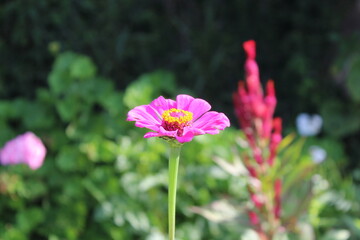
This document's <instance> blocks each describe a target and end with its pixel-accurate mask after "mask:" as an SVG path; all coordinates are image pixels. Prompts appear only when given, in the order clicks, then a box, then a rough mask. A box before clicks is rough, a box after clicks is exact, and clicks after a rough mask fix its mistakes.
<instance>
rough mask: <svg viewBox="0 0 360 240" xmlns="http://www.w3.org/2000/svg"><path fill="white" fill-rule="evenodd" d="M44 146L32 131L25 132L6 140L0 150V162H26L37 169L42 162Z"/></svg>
mask: <svg viewBox="0 0 360 240" xmlns="http://www.w3.org/2000/svg"><path fill="white" fill-rule="evenodd" d="M45 155H46V148H45V146H44V144H43V143H42V141H41V140H40V138H38V137H37V136H36V135H35V134H34V133H32V132H26V133H24V134H22V135H19V136H17V137H16V138H14V139H12V140H10V141H8V142H7V143H6V144H5V146H4V147H3V148H2V149H1V150H0V164H2V165H12V164H21V163H24V164H27V165H28V166H29V167H30V168H31V169H34V170H35V169H37V168H39V167H41V165H42V164H43V161H44V158H45Z"/></svg>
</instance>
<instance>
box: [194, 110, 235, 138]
mask: <svg viewBox="0 0 360 240" xmlns="http://www.w3.org/2000/svg"><path fill="white" fill-rule="evenodd" d="M229 126H230V121H229V119H228V118H227V117H226V116H225V114H223V113H218V112H215V111H211V112H207V113H205V114H204V115H202V116H201V117H200V118H199V119H198V120H197V121H195V122H194V123H193V128H197V129H201V130H203V131H204V132H205V133H208V134H217V133H219V130H224V129H225V128H226V127H229Z"/></svg>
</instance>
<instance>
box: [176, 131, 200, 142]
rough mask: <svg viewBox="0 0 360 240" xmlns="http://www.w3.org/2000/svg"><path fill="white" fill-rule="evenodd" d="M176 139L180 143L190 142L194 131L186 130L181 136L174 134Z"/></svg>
mask: <svg viewBox="0 0 360 240" xmlns="http://www.w3.org/2000/svg"><path fill="white" fill-rule="evenodd" d="M175 137H176V140H178V141H179V142H180V143H185V142H190V141H191V140H192V139H193V138H194V137H195V135H194V133H193V132H192V131H187V132H186V133H185V132H184V134H183V135H182V136H175Z"/></svg>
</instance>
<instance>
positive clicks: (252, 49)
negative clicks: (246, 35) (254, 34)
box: [243, 40, 256, 59]
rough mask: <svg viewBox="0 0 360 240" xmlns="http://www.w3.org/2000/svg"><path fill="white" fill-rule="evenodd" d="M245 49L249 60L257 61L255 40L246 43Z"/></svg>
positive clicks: (244, 44)
mask: <svg viewBox="0 0 360 240" xmlns="http://www.w3.org/2000/svg"><path fill="white" fill-rule="evenodd" d="M243 48H244V50H245V52H246V54H247V57H248V58H250V59H255V57H256V42H255V41H254V40H248V41H246V42H244V43H243Z"/></svg>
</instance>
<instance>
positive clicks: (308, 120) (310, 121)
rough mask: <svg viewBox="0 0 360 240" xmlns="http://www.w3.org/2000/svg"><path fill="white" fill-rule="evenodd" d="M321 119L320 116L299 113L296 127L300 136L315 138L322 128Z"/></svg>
mask: <svg viewBox="0 0 360 240" xmlns="http://www.w3.org/2000/svg"><path fill="white" fill-rule="evenodd" d="M322 124H323V119H322V117H321V116H320V115H318V114H314V115H309V114H307V113H301V114H299V115H298V116H297V118H296V127H297V130H298V132H299V134H300V135H301V136H315V135H317V134H318V133H319V132H320V130H321V127H322Z"/></svg>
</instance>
